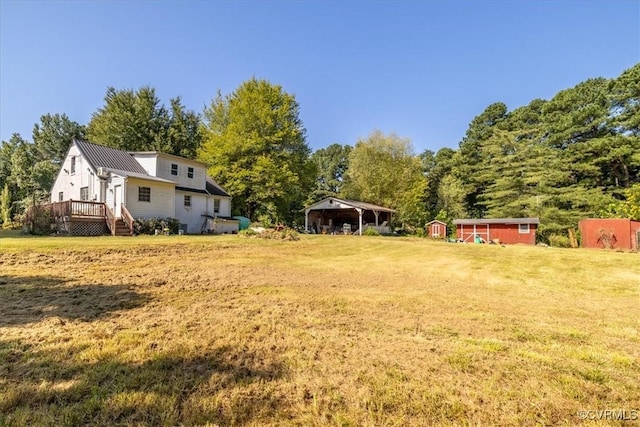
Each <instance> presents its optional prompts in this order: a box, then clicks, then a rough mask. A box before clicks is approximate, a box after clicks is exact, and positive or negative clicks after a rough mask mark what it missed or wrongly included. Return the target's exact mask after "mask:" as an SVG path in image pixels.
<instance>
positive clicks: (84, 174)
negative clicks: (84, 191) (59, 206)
mask: <svg viewBox="0 0 640 427" xmlns="http://www.w3.org/2000/svg"><path fill="white" fill-rule="evenodd" d="M72 157H75V159H76V167H75V173H73V174H72V173H71V158H72ZM83 187H88V190H89V191H88V193H89V200H99V197H100V183H99V180H98V177H97V176H96V175H95V171H93V169H91V166H89V162H87V161H86V160H85V159H84V157H82V155H81V154H80V151H79V150H78V147H76V146H75V144H72V145H71V147H70V148H69V152H68V154H67V157H66V158H65V159H64V162H63V163H62V166H61V168H60V171H59V172H58V176H57V178H56V180H55V182H54V183H53V187H52V188H51V201H52V202H57V201H59V193H60V192H62V193H63V200H80V189H81V188H83Z"/></svg>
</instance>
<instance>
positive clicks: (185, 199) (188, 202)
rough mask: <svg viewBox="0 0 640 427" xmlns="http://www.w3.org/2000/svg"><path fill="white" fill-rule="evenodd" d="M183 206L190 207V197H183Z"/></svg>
mask: <svg viewBox="0 0 640 427" xmlns="http://www.w3.org/2000/svg"><path fill="white" fill-rule="evenodd" d="M184 206H185V207H187V208H188V207H191V196H184Z"/></svg>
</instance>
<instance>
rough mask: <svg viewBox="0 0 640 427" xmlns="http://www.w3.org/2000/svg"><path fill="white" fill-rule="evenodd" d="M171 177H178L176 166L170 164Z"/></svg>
mask: <svg viewBox="0 0 640 427" xmlns="http://www.w3.org/2000/svg"><path fill="white" fill-rule="evenodd" d="M171 175H176V176H177V175H178V165H176V164H175V163H171Z"/></svg>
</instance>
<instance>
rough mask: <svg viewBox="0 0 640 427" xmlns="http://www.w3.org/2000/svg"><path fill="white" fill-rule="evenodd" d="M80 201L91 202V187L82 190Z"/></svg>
mask: <svg viewBox="0 0 640 427" xmlns="http://www.w3.org/2000/svg"><path fill="white" fill-rule="evenodd" d="M80 200H89V187H82V188H80Z"/></svg>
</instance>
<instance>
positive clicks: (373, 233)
mask: <svg viewBox="0 0 640 427" xmlns="http://www.w3.org/2000/svg"><path fill="white" fill-rule="evenodd" d="M362 234H363V235H365V236H379V235H380V233H379V232H378V230H376V229H375V228H367V229H366V230H364V233H362Z"/></svg>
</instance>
